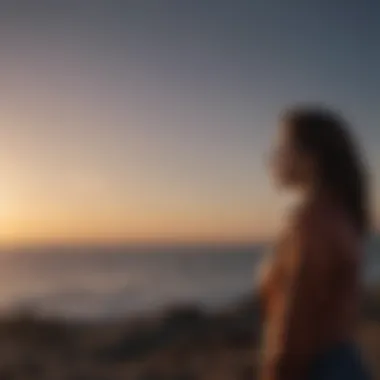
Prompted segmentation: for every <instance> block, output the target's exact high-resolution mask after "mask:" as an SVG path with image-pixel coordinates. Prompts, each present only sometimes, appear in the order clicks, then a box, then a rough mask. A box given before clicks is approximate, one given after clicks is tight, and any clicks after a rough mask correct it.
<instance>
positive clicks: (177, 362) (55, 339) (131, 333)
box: [0, 287, 380, 380]
mask: <svg viewBox="0 0 380 380" xmlns="http://www.w3.org/2000/svg"><path fill="white" fill-rule="evenodd" d="M259 341H260V316H259V305H258V302H257V298H256V297H254V296H248V297H245V298H243V299H240V300H237V301H236V302H235V303H234V304H232V305H230V306H229V307H226V308H223V309H222V310H218V311H214V312H207V311H205V310H204V309H203V308H202V307H200V306H199V305H194V304H182V305H180V304H178V305H177V306H173V307H169V308H164V309H161V310H158V311H157V312H155V313H149V314H144V313H142V314H139V315H135V316H132V317H126V318H119V319H118V320H117V321H116V320H114V321H95V322H84V321H68V320H65V319H60V318H47V317H45V318H43V317H39V316H37V315H33V314H27V313H24V314H23V313H18V314H13V315H9V316H3V317H2V318H1V319H0V350H1V351H0V353H1V355H0V379H15V380H18V379H20V380H21V379H22V380H26V379H40V380H44V379H49V380H56V379H57V380H58V379H65V380H77V379H94V380H111V379H112V380H119V379H128V380H163V379H165V380H206V379H207V380H214V379H215V380H232V379H238V380H248V379H250V380H252V379H255V373H256V371H257V366H258V351H259V348H260V347H259ZM359 341H360V344H361V346H362V348H363V351H364V352H365V356H366V358H368V360H369V362H370V363H371V366H372V367H373V372H374V373H375V378H376V375H377V376H379V375H380V287H375V288H373V289H372V291H367V292H366V294H365V297H364V299H363V308H362V320H361V325H360V331H359Z"/></svg>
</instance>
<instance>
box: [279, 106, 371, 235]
mask: <svg viewBox="0 0 380 380" xmlns="http://www.w3.org/2000/svg"><path fill="white" fill-rule="evenodd" d="M284 119H285V123H286V125H287V127H288V128H289V129H290V135H291V136H290V137H291V139H292V141H293V143H295V144H296V147H297V149H298V148H299V149H301V150H302V151H304V152H306V153H307V154H309V155H311V157H312V159H314V160H315V163H316V168H317V171H318V173H316V174H317V175H318V180H319V183H318V185H319V186H322V187H328V188H329V189H330V190H331V191H332V192H333V193H334V195H335V196H336V197H337V199H339V201H340V202H341V204H342V206H343V207H344V208H345V210H346V212H348V215H350V216H351V218H352V221H353V223H354V225H355V226H356V228H357V230H358V231H359V232H360V233H362V234H365V233H366V232H367V231H368V230H369V229H370V216H369V204H368V203H369V194H368V173H367V170H366V168H365V164H364V162H363V156H362V155H361V154H359V152H358V150H357V147H356V144H355V141H354V138H353V136H352V135H351V133H350V131H349V128H348V123H347V122H346V120H344V119H343V118H342V117H341V116H340V114H338V113H335V112H333V111H331V110H328V109H325V108H320V107H316V108H314V107H298V108H293V109H290V110H287V111H286V112H285V115H284Z"/></svg>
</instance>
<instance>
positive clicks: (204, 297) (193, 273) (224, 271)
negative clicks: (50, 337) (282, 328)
mask: <svg viewBox="0 0 380 380" xmlns="http://www.w3.org/2000/svg"><path fill="white" fill-rule="evenodd" d="M379 247H380V239H379V238H374V239H372V240H371V241H370V243H369V244H368V246H367V248H366V256H365V260H364V265H363V277H364V279H365V281H366V282H367V283H369V284H370V283H373V282H375V281H377V278H380V277H379V276H380V259H379V254H378V252H379V250H378V248H379ZM267 252H268V247H266V246H259V245H219V246H218V245H204V246H202V245H188V246H180V245H172V246H152V245H150V246H142V245H136V246H132V245H130V246H119V247H100V246H98V247H67V246H66V247H43V248H42V247H40V248H38V247H34V248H23V249H21V248H20V249H12V250H10V249H5V248H2V249H0V310H1V312H2V313H9V312H15V311H16V312H17V311H28V312H33V313H38V314H42V315H53V316H60V317H64V318H75V319H102V318H106V319H109V318H117V317H120V316H124V315H132V314H136V313H142V312H147V311H153V310H158V309H160V308H165V307H168V306H173V305H178V304H186V305H187V304H196V305H200V306H202V307H205V308H220V307H223V306H227V305H228V304H229V303H232V302H234V301H236V300H238V299H239V298H240V297H244V296H246V295H247V294H250V293H251V292H252V290H254V286H255V268H257V265H258V263H260V261H261V260H262V259H263V257H264V255H265V254H267Z"/></svg>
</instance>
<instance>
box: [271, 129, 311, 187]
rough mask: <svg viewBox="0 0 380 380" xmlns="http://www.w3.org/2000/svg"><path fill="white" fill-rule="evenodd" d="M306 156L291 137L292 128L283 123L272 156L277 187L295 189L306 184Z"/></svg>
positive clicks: (272, 173) (272, 166)
mask: <svg viewBox="0 0 380 380" xmlns="http://www.w3.org/2000/svg"><path fill="white" fill-rule="evenodd" d="M308 161H309V160H307V157H304V155H302V154H301V153H300V152H299V150H298V149H297V147H296V146H295V144H294V141H293V139H292V138H291V134H290V128H289V127H288V126H287V125H286V124H284V123H282V124H281V125H280V128H279V129H278V134H277V136H276V139H275V144H274V148H273V150H272V152H271V157H270V172H271V176H272V178H273V180H274V183H275V185H276V186H277V187H279V188H281V189H293V188H297V187H299V186H302V185H304V182H305V179H306V177H307V171H308V170H309V169H310V168H308Z"/></svg>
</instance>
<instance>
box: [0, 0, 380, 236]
mask: <svg viewBox="0 0 380 380" xmlns="http://www.w3.org/2000/svg"><path fill="white" fill-rule="evenodd" d="M379 19H380V6H379V2H377V1H376V0H373V1H371V0H363V1H360V2H359V1H349V0H319V1H314V0H287V1H284V0H249V1H248V0H247V1H237V0H231V1H221V0H218V1H206V0H188V1H185V0H177V1H175V0H168V1H164V0H155V1H148V0H142V1H128V0H126V1H113V0H104V1H95V0H94V1H86V0H83V1H71V0H67V1H63V0H62V1H59V0H51V1H38V0H36V1H12V2H11V1H2V2H0V57H1V65H0V85H1V87H0V89H1V97H0V115H1V128H0V183H1V186H0V231H1V232H0V242H2V243H9V242H40V243H42V242H51V241H59V242H79V241H92V242H97V241H99V242H100V241H102V242H103V241H107V242H108V241H115V242H116V241H121V240H123V241H124V240H126V241H128V240H157V239H158V240H234V241H235V240H255V239H261V238H266V237H267V236H270V235H271V234H273V232H274V230H275V228H276V227H275V226H276V225H277V223H278V220H279V219H280V218H279V216H280V212H279V210H280V209H281V200H280V199H279V197H278V196H277V195H276V194H275V193H274V191H273V190H272V189H271V185H270V181H269V180H268V178H267V175H266V173H265V166H264V164H263V155H264V153H265V152H266V151H267V149H269V147H270V143H271V139H272V137H273V134H274V132H275V128H276V120H277V117H278V113H279V112H280V111H281V109H282V108H284V107H286V106H288V105H292V104H293V103H297V102H308V101H313V102H314V101H315V102H324V103H327V104H329V105H332V106H333V107H334V108H337V109H339V110H341V111H342V112H343V113H344V114H345V115H346V116H347V117H348V118H349V119H350V120H351V121H352V123H353V124H354V128H355V132H356V135H357V136H358V137H359V138H360V140H361V143H362V146H363V147H364V148H365V150H366V154H367V157H368V159H369V162H370V164H371V169H372V173H373V183H374V194H375V206H374V208H375V212H376V216H377V221H379V220H380V198H379V196H378V194H379V191H380V181H379V178H380V177H379V176H378V175H377V173H378V172H379V170H380V151H379V149H378V147H379V144H380V129H379V120H380V109H379V105H380V71H379V67H380V49H379V46H380V23H379V22H378V21H379Z"/></svg>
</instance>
